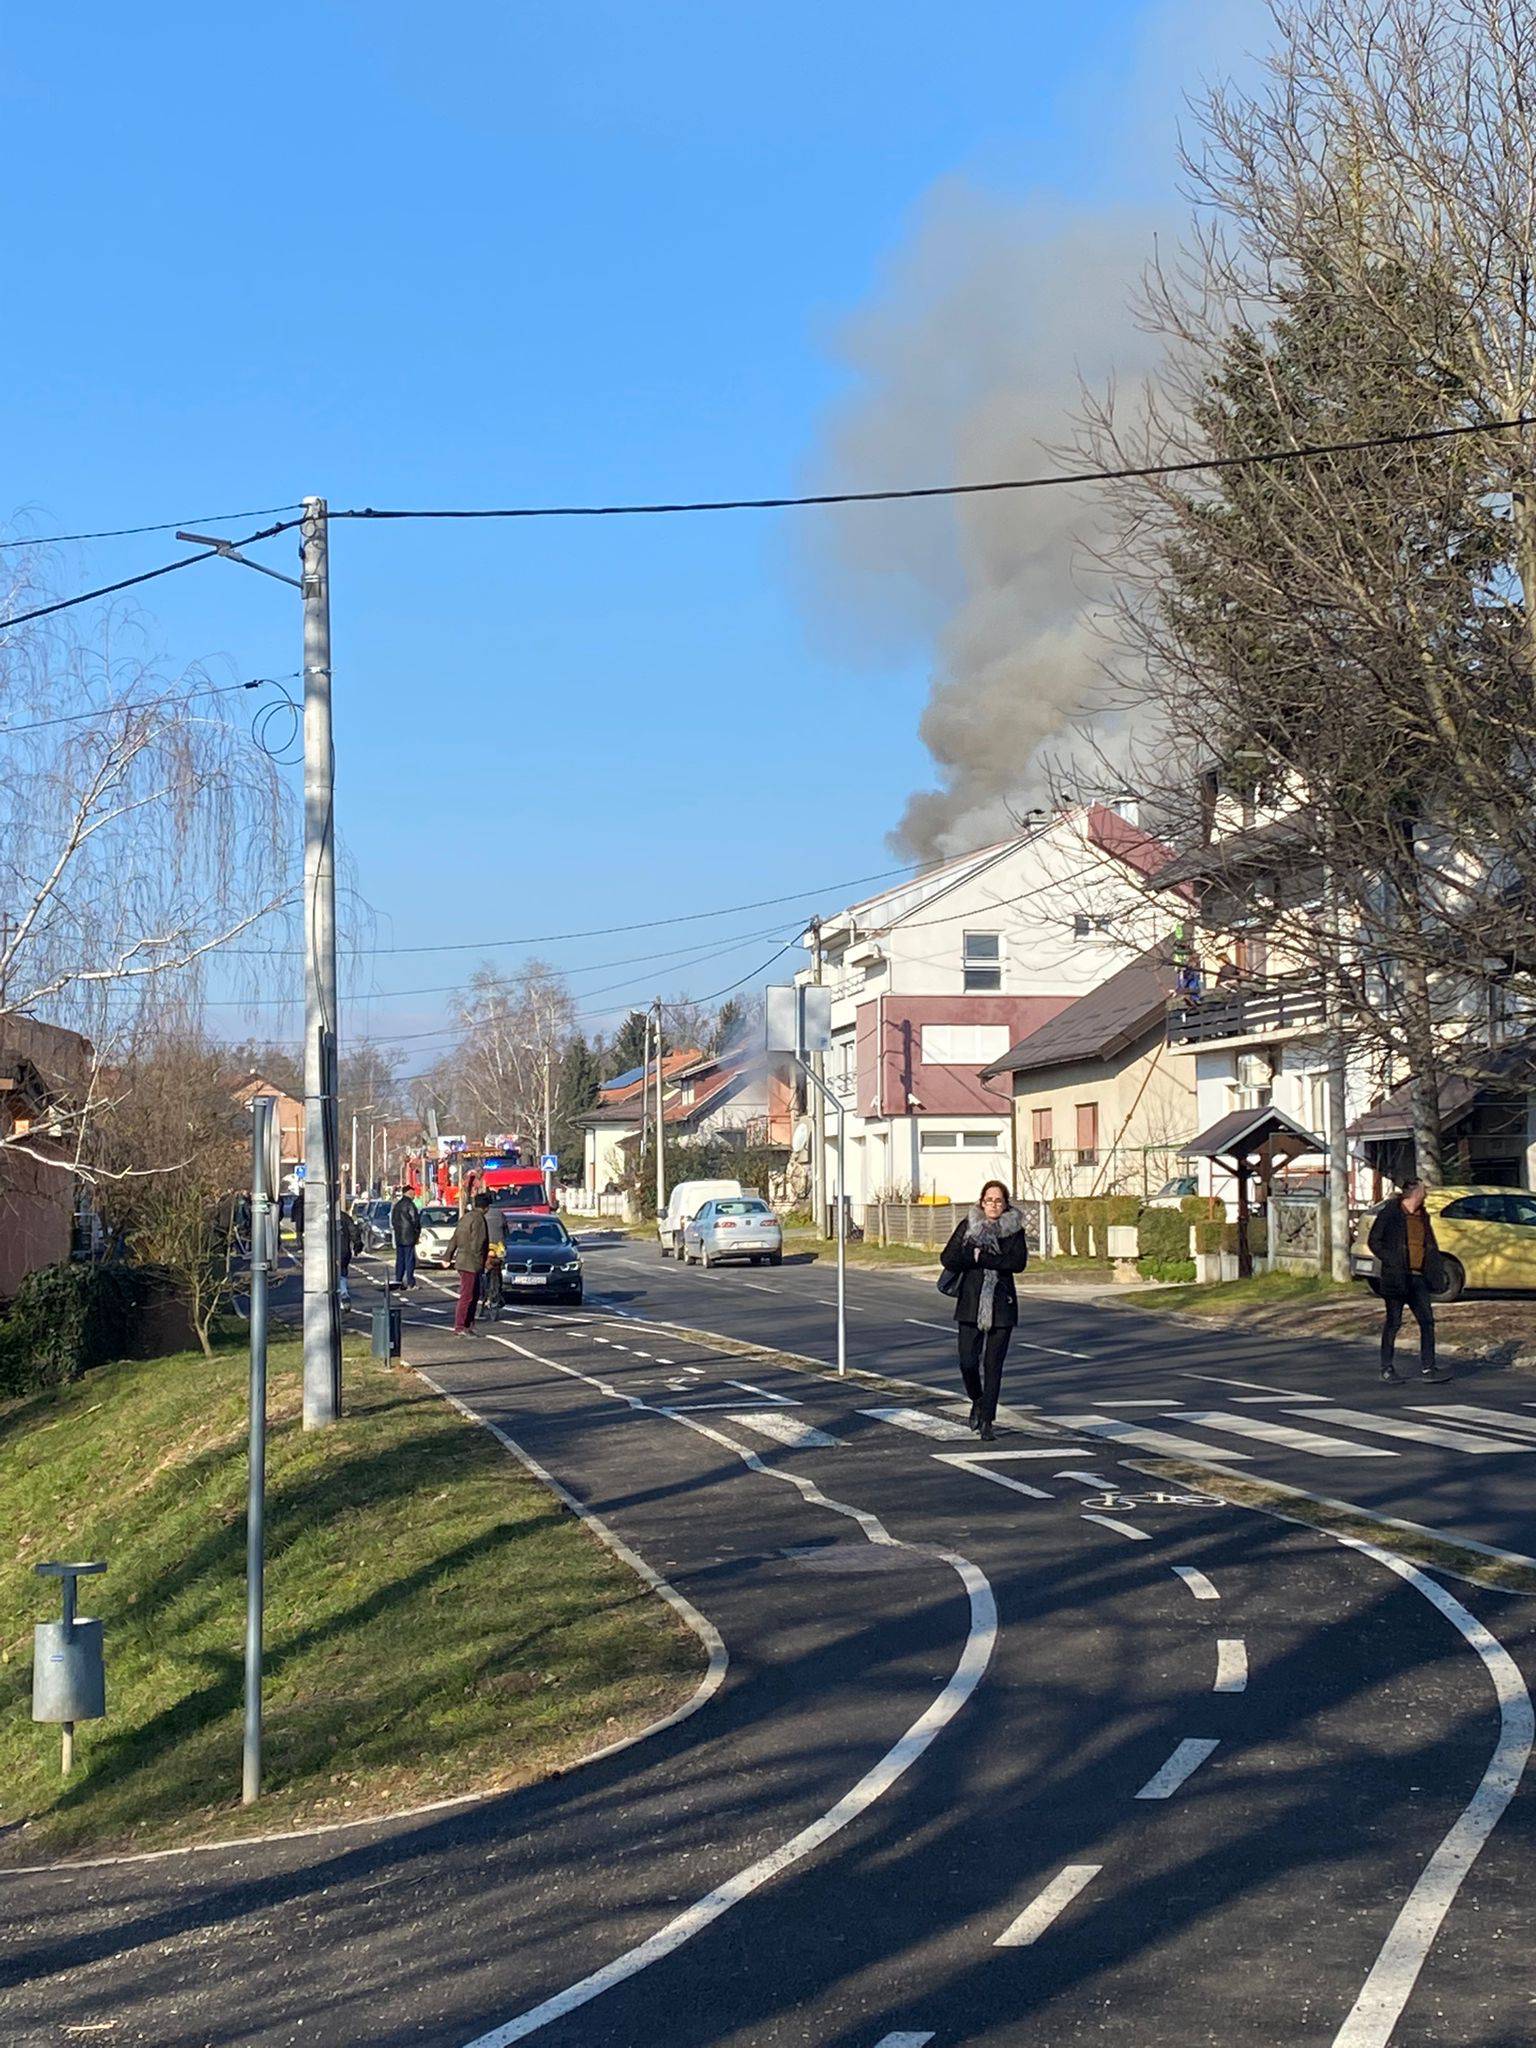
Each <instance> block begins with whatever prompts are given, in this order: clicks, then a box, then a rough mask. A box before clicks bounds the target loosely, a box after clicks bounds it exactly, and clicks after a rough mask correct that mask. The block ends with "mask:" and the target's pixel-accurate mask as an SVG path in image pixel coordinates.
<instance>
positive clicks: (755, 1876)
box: [465, 1335, 997, 2048]
mask: <svg viewBox="0 0 1536 2048" xmlns="http://www.w3.org/2000/svg"><path fill="white" fill-rule="evenodd" d="M491 1341H492V1343H495V1344H504V1345H505V1346H506V1347H507V1349H508V1350H509V1351H516V1352H519V1353H521V1355H522V1356H523V1357H524V1358H527V1359H531V1360H532V1362H533V1363H534V1364H535V1365H540V1366H543V1367H545V1368H549V1367H551V1366H553V1367H554V1369H555V1370H556V1371H557V1372H563V1373H565V1374H566V1375H567V1376H568V1377H569V1378H571V1379H577V1380H582V1381H583V1382H585V1384H586V1385H587V1386H590V1387H596V1388H597V1390H598V1392H599V1393H601V1394H605V1395H606V1396H607V1397H608V1398H609V1399H610V1400H615V1401H622V1402H624V1403H625V1404H626V1406H628V1407H630V1408H632V1409H636V1410H640V1411H644V1412H646V1413H649V1414H652V1415H660V1414H663V1413H665V1412H666V1411H664V1410H661V1409H658V1408H655V1407H653V1406H652V1405H651V1403H650V1402H648V1401H642V1400H641V1399H640V1398H639V1396H638V1395H636V1394H627V1393H624V1392H622V1391H621V1390H620V1389H619V1388H617V1387H615V1386H612V1385H610V1384H609V1383H608V1382H607V1381H605V1380H600V1379H598V1378H596V1377H595V1376H594V1375H592V1374H590V1373H584V1372H579V1371H578V1370H577V1368H576V1367H575V1366H573V1365H561V1364H559V1363H557V1361H555V1360H554V1359H549V1358H545V1357H543V1356H542V1355H541V1354H540V1353H539V1352H537V1351H530V1350H528V1349H527V1348H526V1346H524V1345H522V1344H519V1343H517V1342H515V1340H514V1339H512V1338H511V1337H502V1336H495V1335H493V1336H492V1338H491ZM671 1419H673V1420H676V1421H681V1422H682V1423H683V1426H684V1427H685V1428H687V1429H692V1430H696V1431H697V1432H698V1434H699V1435H700V1436H704V1437H708V1438H709V1440H710V1442H711V1443H714V1444H717V1445H719V1447H720V1448H721V1449H722V1450H728V1451H731V1452H733V1453H734V1454H735V1455H736V1456H737V1457H738V1458H740V1459H741V1461H742V1463H743V1464H745V1465H746V1466H748V1467H749V1469H750V1470H752V1471H754V1472H757V1473H760V1474H762V1475H763V1476H764V1477H766V1478H769V1479H777V1480H781V1481H783V1482H784V1483H785V1484H787V1485H790V1486H793V1487H794V1488H795V1489H796V1490H797V1491H798V1492H799V1493H800V1494H801V1495H802V1497H803V1498H804V1499H805V1500H806V1501H808V1502H809V1503H810V1504H811V1505H812V1506H813V1507H821V1508H827V1509H829V1510H830V1511H831V1512H832V1513H833V1514H837V1515H846V1516H847V1517H848V1518H849V1519H850V1520H851V1521H853V1522H855V1523H857V1525H858V1526H859V1528H860V1529H862V1530H863V1532H864V1534H865V1536H866V1537H867V1538H868V1540H869V1541H870V1542H871V1543H877V1544H888V1545H890V1546H891V1548H893V1549H897V1550H904V1549H907V1548H908V1547H909V1546H908V1545H907V1544H905V1543H904V1542H903V1541H902V1540H901V1538H900V1537H896V1536H892V1535H891V1533H890V1531H889V1530H888V1529H887V1528H886V1527H885V1525H884V1523H883V1522H882V1521H881V1520H880V1518H879V1516H878V1515H875V1514H872V1513H871V1512H870V1511H869V1509H867V1508H858V1507H854V1506H852V1505H851V1503H849V1502H848V1501H842V1500H836V1499H834V1498H833V1497H832V1495H831V1494H828V1493H823V1492H822V1490H821V1488H820V1487H819V1486H817V1485H816V1483H815V1481H814V1480H810V1479H807V1478H805V1477H804V1475H803V1474H801V1473H798V1472H791V1471H789V1470H788V1469H787V1468H786V1467H784V1466H773V1465H766V1464H764V1462H763V1460H762V1459H761V1458H760V1457H759V1456H758V1455H757V1453H756V1452H755V1451H749V1450H746V1449H744V1448H743V1446H742V1445H740V1444H738V1443H734V1442H733V1441H732V1439H731V1438H730V1437H728V1436H723V1435H722V1434H721V1432H720V1431H719V1430H717V1429H713V1428H711V1427H710V1425H709V1424H708V1423H704V1422H694V1421H691V1420H688V1419H687V1418H684V1417H680V1416H673V1417H671ZM927 1554H928V1555H929V1556H931V1557H934V1558H937V1559H939V1560H940V1561H941V1562H943V1563H944V1564H947V1565H948V1566H949V1567H950V1569H951V1570H952V1571H953V1572H954V1573H955V1574H956V1576H957V1577H958V1578H959V1580H960V1583H961V1585H962V1586H963V1587H964V1588H965V1592H966V1597H967V1600H968V1602H969V1605H970V1622H969V1626H968V1628H967V1631H966V1638H965V1645H964V1648H963V1649H962V1650H961V1652H960V1657H959V1660H958V1661H957V1663H956V1665H955V1668H954V1670H953V1671H952V1672H951V1674H950V1676H949V1678H948V1680H947V1681H946V1683H945V1684H944V1686H943V1687H942V1688H941V1689H940V1691H939V1692H938V1693H937V1694H936V1695H935V1697H934V1698H933V1699H932V1700H931V1701H930V1703H929V1704H928V1706H926V1707H925V1708H924V1709H923V1711H922V1713H921V1714H919V1715H918V1717H917V1719H916V1720H915V1721H914V1722H913V1723H912V1725H911V1726H910V1727H909V1728H908V1729H907V1731H906V1733H905V1734H904V1735H902V1736H900V1737H898V1739H897V1740H896V1741H895V1742H894V1743H893V1744H892V1745H891V1747H890V1748H889V1749H888V1750H887V1751H886V1752H885V1754H884V1756H882V1757H881V1758H879V1759H878V1761H877V1762H875V1763H874V1764H872V1765H871V1766H870V1768H869V1769H868V1770H867V1771H866V1772H865V1773H864V1775H863V1776H862V1777H861V1778H860V1779H859V1780H858V1781H857V1783H856V1784H854V1785H852V1786H850V1787H849V1789H848V1791H846V1792H845V1793H844V1794H843V1796H842V1798H841V1799H839V1800H838V1801H837V1802H836V1803H835V1804H834V1805H832V1806H830V1807H829V1808H828V1809H827V1811H826V1812H825V1813H823V1814H820V1815H818V1817H817V1818H816V1819H815V1820H813V1821H811V1822H810V1823H809V1824H808V1825H807V1826H805V1827H803V1828H801V1829H800V1831H799V1832H798V1834H795V1835H792V1836H791V1837H790V1838H789V1840H788V1841H787V1842H783V1843H781V1844H780V1845H779V1847H778V1848H777V1849H773V1850H770V1851H769V1853H768V1854H767V1855H766V1856H760V1857H759V1858H758V1859H757V1861H756V1862H755V1863H749V1864H748V1865H747V1867H746V1868H745V1869H744V1870H739V1871H737V1873H736V1874H735V1876H734V1877H729V1878H727V1879H726V1880H725V1881H724V1883H722V1884H719V1885H716V1886H715V1888H714V1890H713V1891H711V1892H707V1893H706V1894H705V1895H704V1897H703V1898H701V1899H698V1900H696V1901H695V1903H694V1904H693V1905H691V1906H688V1907H686V1908H685V1909H684V1910H683V1911H682V1912H681V1913H677V1914H674V1915H673V1917H672V1918H671V1919H670V1920H668V1921H667V1922H666V1923H665V1924H664V1925H663V1926H661V1927H659V1928H658V1929H657V1931H656V1932H655V1933H654V1934H653V1935H651V1936H650V1937H649V1938H648V1939H647V1940H645V1941H642V1942H640V1943H638V1944H637V1945H636V1946H635V1947H634V1948H631V1949H626V1950H625V1952H624V1953H623V1954H622V1955H619V1956H615V1957H614V1959H613V1960H612V1961H611V1962H609V1963H605V1964H604V1965H603V1967H602V1968H601V1969H598V1970H594V1971H592V1972H591V1974H590V1975H588V1976H586V1977H583V1978H581V1979H580V1980H579V1981H578V1982H577V1983H575V1984H571V1985H568V1986H567V1987H566V1988H565V1990H564V1991H557V1992H556V1993H555V1994H554V1995H553V1996H552V1997H550V1998H546V1999H544V2000H542V2001H541V2002H540V2003H539V2004H538V2005H536V2006H533V2007H531V2008H530V2009H529V2010H528V2011H527V2012H525V2013H520V2014H518V2015H517V2017H516V2018H514V2019H510V2020H507V2021H505V2022H504V2023H503V2024H502V2025H501V2026H497V2027H492V2028H491V2029H490V2030H489V2031H488V2032H486V2033H483V2034H477V2035H476V2036H475V2037H474V2039H473V2040H472V2041H470V2042H468V2043H466V2044H465V2048H510V2044H511V2043H512V2042H514V2041H523V2040H526V2039H527V2038H528V2036H529V2035H530V2034H536V2033H537V2032H538V2031H539V2030H540V2028H542V2027H546V2026H548V2025H549V2024H550V2023H551V2021H553V2020H557V2019H563V2018H564V2017H565V2016H566V2015H567V2014H569V2013H572V2012H576V2011H578V2010H579V2009H580V2008H581V2007H582V2006H584V2005H587V2004H590V2002H591V2001H592V2000H593V1999H594V1998H600V1997H601V1996H602V1994H603V1993H604V1992H605V1991H609V1990H611V1989H612V1988H613V1986H614V1985H615V1984H622V1983H624V1982H626V1981H627V1980H628V1979H629V1978H631V1977H634V1976H638V1974H639V1973H640V1971H642V1970H644V1969H646V1968H647V1967H648V1966H649V1965H650V1964H652V1963H656V1962H660V1961H661V1960H662V1959H663V1957H665V1956H669V1955H672V1954H674V1953H675V1952H676V1950H678V1949H680V1948H681V1947H682V1946H683V1945H684V1943H685V1942H688V1941H691V1940H692V1939H693V1937H694V1935H696V1934H701V1933H702V1932H703V1931H704V1929H705V1928H706V1927H709V1926H712V1925H713V1924H714V1922H715V1921H716V1920H718V1919H720V1918H722V1917H723V1915H725V1914H726V1913H728V1912H730V1910H731V1908H732V1907H733V1906H738V1905H740V1904H741V1902H742V1901H743V1900H744V1899H748V1898H750V1897H751V1896H752V1894H753V1893H754V1892H757V1891H760V1890H761V1889H762V1887H763V1886H764V1885H765V1884H770V1883H771V1882H772V1881H773V1880H774V1879H775V1878H776V1877H779V1876H781V1875H782V1873H783V1872H784V1871H786V1870H789V1869H792V1868H793V1867H794V1865H795V1864H797V1863H800V1862H803V1861H804V1859H805V1858H806V1857H807V1856H810V1855H813V1854H814V1853H815V1852H816V1851H817V1850H818V1849H820V1848H822V1847H823V1846H824V1845H825V1844H826V1843H827V1842H828V1841H830V1840H831V1839H832V1837H833V1836H834V1835H837V1834H840V1833H841V1832H842V1830H843V1829H844V1828H845V1827H847V1826H848V1825H849V1823H850V1822H851V1821H854V1820H857V1819H858V1817H859V1816H860V1815H861V1814H863V1813H866V1812H867V1811H868V1810H869V1808H870V1807H871V1806H873V1805H874V1803H875V1801H876V1800H877V1799H879V1798H880V1797H881V1795H882V1794H883V1793H886V1792H888V1791H889V1790H890V1789H891V1787H892V1786H893V1785H894V1784H896V1783H897V1781H898V1780H899V1779H900V1778H902V1777H903V1776H904V1775H905V1773H906V1772H907V1771H908V1770H910V1769H911V1767H912V1765H913V1764H915V1763H916V1762H917V1760H918V1758H919V1757H921V1756H922V1755H923V1753H924V1752H925V1751H926V1750H927V1749H928V1747H929V1745H930V1744H931V1743H932V1742H933V1741H934V1739H935V1738H936V1737H937V1736H938V1734H939V1733H940V1731H941V1730H942V1729H944V1728H946V1727H947V1726H948V1725H949V1723H950V1722H951V1721H952V1720H953V1719H954V1718H955V1716H956V1715H957V1714H958V1713H959V1711H960V1709H961V1708H962V1707H963V1706H964V1705H965V1703H966V1701H967V1700H969V1699H970V1697H971V1695H972V1694H973V1693H974V1692H975V1690H976V1688H977V1686H978V1685H980V1683H981V1680H982V1676H983V1674H984V1672H985V1671H986V1668H987V1665H988V1663H989V1662H990V1661H991V1657H992V1652H993V1650H994V1648H995V1647H996V1644H997V1603H996V1600H995V1599H994V1597H993V1593H992V1587H991V1584H990V1583H989V1581H988V1579H987V1576H986V1574H985V1573H984V1572H983V1571H981V1570H980V1569H979V1568H978V1567H977V1566H976V1565H974V1564H972V1563H971V1561H970V1559H969V1558H967V1557H962V1556H961V1554H960V1553H959V1552H958V1551H954V1550H939V1549H935V1550H932V1551H929V1552H928V1553H927Z"/></svg>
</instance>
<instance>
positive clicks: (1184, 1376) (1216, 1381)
mask: <svg viewBox="0 0 1536 2048" xmlns="http://www.w3.org/2000/svg"><path fill="white" fill-rule="evenodd" d="M1178 1377H1179V1378H1180V1379H1181V1380H1204V1381H1205V1383H1206V1384H1207V1386H1212V1387H1255V1388H1257V1390H1258V1391H1259V1392H1260V1393H1261V1394H1283V1395H1285V1397H1286V1399H1287V1400H1289V1401H1317V1400H1320V1399H1321V1398H1322V1397H1321V1396H1320V1395H1318V1394H1303V1393H1298V1392H1297V1391H1296V1389H1295V1388H1294V1387H1276V1386H1272V1385H1266V1384H1265V1382H1264V1381H1263V1380H1230V1379H1228V1378H1227V1377H1226V1375H1225V1374H1224V1373H1219V1372H1180V1373H1179V1375H1178Z"/></svg>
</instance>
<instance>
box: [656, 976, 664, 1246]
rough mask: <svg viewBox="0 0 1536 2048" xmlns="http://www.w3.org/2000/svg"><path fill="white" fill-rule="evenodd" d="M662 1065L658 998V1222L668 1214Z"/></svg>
mask: <svg viewBox="0 0 1536 2048" xmlns="http://www.w3.org/2000/svg"><path fill="white" fill-rule="evenodd" d="M661 1065H662V1036H661V997H660V996H658V997H657V998H656V1215H657V1219H658V1221H659V1220H660V1218H661V1217H663V1216H665V1215H666V1213H667V1139H666V1123H665V1119H664V1110H663V1100H662V1086H661Z"/></svg>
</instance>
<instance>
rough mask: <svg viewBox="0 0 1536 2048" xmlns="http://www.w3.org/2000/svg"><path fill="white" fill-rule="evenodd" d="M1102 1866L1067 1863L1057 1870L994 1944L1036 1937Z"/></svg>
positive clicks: (1018, 1943) (1024, 1942) (1013, 1944)
mask: <svg viewBox="0 0 1536 2048" xmlns="http://www.w3.org/2000/svg"><path fill="white" fill-rule="evenodd" d="M1103 1868H1104V1866H1103V1864H1102V1863H1069V1864H1068V1865H1067V1866H1066V1868H1065V1869H1064V1870H1058V1871H1057V1873H1056V1875H1055V1876H1054V1877H1053V1878H1052V1879H1051V1881H1050V1883H1049V1884H1048V1885H1047V1886H1046V1887H1045V1890H1044V1891H1043V1892H1037V1893H1036V1894H1035V1896H1034V1898H1032V1899H1031V1900H1030V1902H1029V1904H1028V1905H1027V1906H1026V1907H1025V1908H1024V1910H1023V1912H1022V1913H1021V1914H1020V1915H1019V1917H1018V1919H1017V1920H1013V1921H1010V1923H1009V1924H1008V1926H1007V1927H1005V1928H1004V1929H1003V1931H1002V1933H1001V1934H1000V1935H999V1936H998V1937H997V1940H996V1941H995V1942H994V1943H993V1944H992V1946H993V1947H994V1948H1027V1947H1028V1946H1029V1944H1030V1943H1031V1942H1032V1941H1038V1940H1039V1939H1040V1937H1041V1935H1042V1934H1044V1932H1045V1930H1046V1929H1047V1928H1048V1927H1049V1926H1050V1925H1051V1923H1052V1921H1053V1920H1055V1919H1057V1918H1058V1917H1059V1915H1060V1914H1062V1913H1064V1912H1065V1911H1066V1909H1067V1907H1068V1906H1070V1905H1071V1903H1072V1901H1073V1900H1074V1899H1075V1898H1076V1897H1077V1895H1078V1893H1079V1892H1080V1891H1083V1890H1084V1889H1085V1888H1086V1887H1087V1886H1088V1885H1090V1884H1092V1883H1093V1880H1094V1879H1095V1878H1096V1877H1097V1876H1098V1874H1099V1872H1100V1871H1101V1870H1102V1869H1103Z"/></svg>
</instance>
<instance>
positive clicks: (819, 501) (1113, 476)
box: [330, 413, 1536, 519]
mask: <svg viewBox="0 0 1536 2048" xmlns="http://www.w3.org/2000/svg"><path fill="white" fill-rule="evenodd" d="M1530 426H1536V415H1530V414H1525V413H1522V414H1519V415H1517V417H1515V418H1514V419H1507V420H1471V421H1466V422H1464V423H1462V424H1461V425H1459V426H1454V427H1424V428H1421V429H1420V430H1418V431H1417V432H1413V433H1397V434H1368V435H1364V436H1362V437H1361V438H1360V439H1358V440H1353V441H1311V442H1299V443H1298V444H1297V445H1296V446H1295V447H1294V448H1264V449H1258V450H1255V451H1254V453H1252V454H1251V455H1209V456H1204V457H1197V458H1195V459H1193V460H1191V461H1187V462H1152V463H1146V464H1142V465H1135V466H1128V467H1126V468H1121V469H1079V470H1056V471H1052V472H1050V473H1049V474H1047V475H1045V476H1022V477H997V478H994V479H992V480H991V481H989V482H986V483H975V484H916V485H907V486H904V487H899V488H892V489H890V490H885V491H811V492H805V493H802V494H800V495H796V496H791V497H778V498H684V499H678V500H675V501H662V502H659V503H656V502H651V503H647V502H640V503H633V504H612V505H604V504H594V505H488V506H469V507H455V508H449V509H444V508H441V507H423V508H408V509H403V510H396V509H390V508H386V507H382V506H377V505H359V506H354V507H352V508H350V509H347V510H342V511H336V512H332V514H331V515H330V516H331V518H332V519H632V518H654V517H656V516H657V515H661V514H666V513H674V512H782V511H788V510H793V509H795V508H796V507H800V506H810V507H814V506H817V505H889V504H896V503H902V502H905V501H908V500H911V499H916V498H975V497H984V496H986V495H987V494H988V493H989V492H997V491H1044V490H1053V489H1057V488H1059V487H1062V486H1070V485H1074V484H1108V483H1134V482H1135V481H1137V480H1138V479H1141V478H1151V477H1160V476H1190V475H1194V474H1196V473H1197V472H1199V471H1202V470H1223V469H1246V468H1251V467H1255V466H1257V465H1259V464H1261V463H1270V462H1305V461H1309V460H1311V459H1312V458H1314V457H1316V456H1320V455H1350V454H1356V453H1362V452H1364V451H1365V450H1367V449H1371V448H1409V447H1415V446H1418V445H1419V444H1421V443H1424V442H1428V441H1449V440H1453V439H1454V438H1456V437H1457V436H1458V435H1462V434H1497V433H1504V432H1507V431H1509V430H1510V429H1512V428H1516V427H1530Z"/></svg>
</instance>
